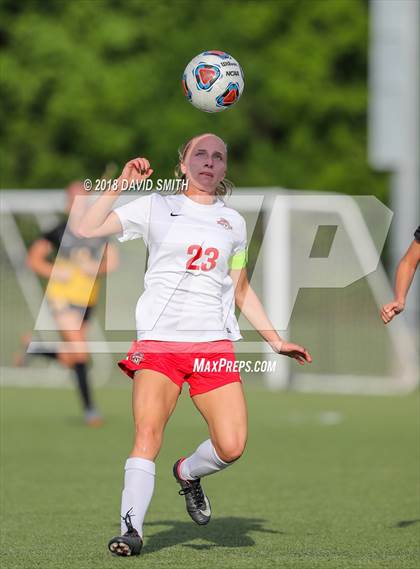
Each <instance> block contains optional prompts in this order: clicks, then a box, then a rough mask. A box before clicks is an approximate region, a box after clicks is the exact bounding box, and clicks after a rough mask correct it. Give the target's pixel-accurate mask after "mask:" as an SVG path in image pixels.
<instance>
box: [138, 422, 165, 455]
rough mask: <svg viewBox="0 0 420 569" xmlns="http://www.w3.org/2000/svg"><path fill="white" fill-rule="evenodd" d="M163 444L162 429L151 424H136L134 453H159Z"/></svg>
mask: <svg viewBox="0 0 420 569" xmlns="http://www.w3.org/2000/svg"><path fill="white" fill-rule="evenodd" d="M161 444H162V429H161V428H160V427H159V426H157V425H154V424H150V423H138V424H136V433H135V439H134V449H133V450H134V451H135V452H137V453H138V454H140V455H142V454H148V453H152V454H154V453H157V452H158V451H159V449H160V446H161Z"/></svg>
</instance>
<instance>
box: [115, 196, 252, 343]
mask: <svg viewBox="0 0 420 569" xmlns="http://www.w3.org/2000/svg"><path fill="white" fill-rule="evenodd" d="M114 211H115V213H116V214H117V215H118V217H119V219H120V221H121V225H122V227H123V233H122V235H120V236H119V237H118V239H119V241H128V240H130V239H137V238H139V237H142V238H143V239H144V242H145V243H146V246H147V248H148V251H149V260H148V264H147V271H146V274H145V278H144V287H145V290H144V293H143V294H142V295H141V296H140V298H139V300H138V302H137V306H136V328H137V339H138V340H164V341H176V342H209V341H213V340H223V339H230V340H239V339H240V338H242V336H241V334H240V331H239V326H238V322H237V320H236V317H235V312H234V310H235V303H234V287H233V282H232V279H231V278H230V276H229V260H230V259H231V257H232V256H233V255H236V254H237V253H240V252H243V251H245V250H246V247H247V241H246V224H245V220H244V219H243V217H242V216H241V215H240V214H239V213H238V212H237V211H235V210H234V209H231V208H229V207H227V206H226V205H225V204H224V202H223V201H222V200H217V201H216V202H215V203H213V204H209V205H205V204H200V203H197V202H195V201H193V200H192V199H191V198H188V197H187V196H186V195H184V194H183V193H181V194H176V195H166V196H163V195H161V194H159V193H151V194H149V195H147V196H143V197H140V198H138V199H136V200H133V201H131V202H129V203H127V204H125V205H123V206H121V207H118V208H116V209H115V210H114Z"/></svg>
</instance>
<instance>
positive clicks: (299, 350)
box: [272, 341, 312, 365]
mask: <svg viewBox="0 0 420 569" xmlns="http://www.w3.org/2000/svg"><path fill="white" fill-rule="evenodd" d="M272 348H273V350H274V351H275V352H276V353H277V354H282V355H283V356H288V357H289V358H293V359H295V360H296V361H297V362H298V363H299V364H300V365H303V364H304V363H305V362H307V363H308V364H310V363H311V362H312V356H311V354H310V353H309V352H308V351H307V350H306V348H303V347H302V346H299V345H298V344H292V343H290V342H284V341H282V342H280V343H279V344H278V345H272Z"/></svg>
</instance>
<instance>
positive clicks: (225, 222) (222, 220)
mask: <svg viewBox="0 0 420 569" xmlns="http://www.w3.org/2000/svg"><path fill="white" fill-rule="evenodd" d="M217 223H218V224H219V225H221V226H222V227H224V228H225V229H232V226H231V224H230V223H229V222H228V220H227V219H225V218H224V217H221V218H220V219H218V220H217Z"/></svg>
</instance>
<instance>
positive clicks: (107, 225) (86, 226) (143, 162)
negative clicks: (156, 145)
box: [77, 158, 153, 239]
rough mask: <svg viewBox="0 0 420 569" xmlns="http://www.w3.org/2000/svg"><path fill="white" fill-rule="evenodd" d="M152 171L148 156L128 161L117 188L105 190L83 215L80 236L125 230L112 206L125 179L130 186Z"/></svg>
mask: <svg viewBox="0 0 420 569" xmlns="http://www.w3.org/2000/svg"><path fill="white" fill-rule="evenodd" d="M152 173H153V170H152V169H151V168H150V164H149V161H148V160H147V159H146V158H134V159H133V160H130V161H129V162H127V164H126V165H125V166H124V168H123V171H122V173H121V176H120V177H119V178H118V185H117V189H116V190H112V191H106V192H104V193H103V194H102V195H101V196H100V197H99V198H98V199H97V200H96V201H95V203H94V204H93V205H92V206H91V207H90V208H89V209H88V210H87V211H86V213H85V214H84V215H83V217H82V219H81V221H80V223H79V225H78V228H77V232H78V234H79V235H80V237H85V238H87V239H88V238H90V237H106V236H107V235H114V234H116V233H121V232H122V230H123V228H122V225H121V221H120V219H119V217H118V215H117V214H116V213H114V212H113V211H112V207H113V205H114V202H115V201H116V200H117V199H118V197H119V195H120V193H121V192H122V190H123V185H122V182H123V180H125V181H126V184H127V185H128V186H129V185H130V183H131V182H141V181H142V180H145V179H146V178H149V177H150V176H151V175H152Z"/></svg>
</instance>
